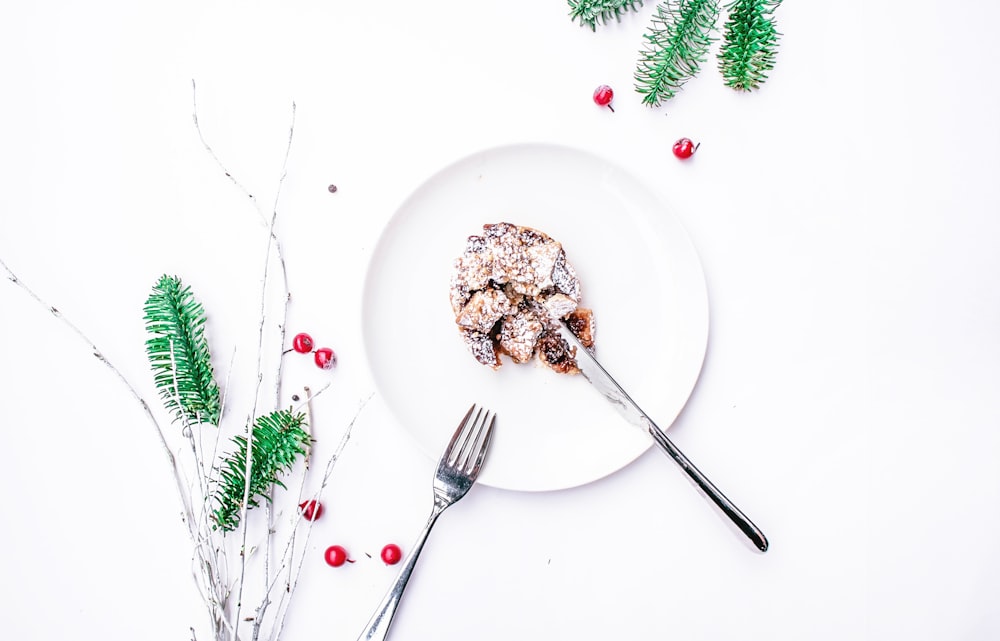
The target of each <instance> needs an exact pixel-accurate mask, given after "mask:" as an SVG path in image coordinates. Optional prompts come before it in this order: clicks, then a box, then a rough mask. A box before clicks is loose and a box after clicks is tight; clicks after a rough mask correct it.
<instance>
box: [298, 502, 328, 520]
mask: <svg viewBox="0 0 1000 641" xmlns="http://www.w3.org/2000/svg"><path fill="white" fill-rule="evenodd" d="M299 511H300V512H302V518H304V519H305V520H307V521H315V520H316V519H318V518H319V517H321V516H323V504H322V503H320V502H319V501H303V502H301V503H299Z"/></svg>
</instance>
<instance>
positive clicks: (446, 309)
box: [362, 144, 708, 490]
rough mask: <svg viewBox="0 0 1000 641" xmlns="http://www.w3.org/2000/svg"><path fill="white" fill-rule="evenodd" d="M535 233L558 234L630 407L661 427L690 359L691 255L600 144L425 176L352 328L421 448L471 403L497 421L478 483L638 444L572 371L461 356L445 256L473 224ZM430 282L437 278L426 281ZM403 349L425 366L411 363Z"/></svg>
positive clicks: (519, 478)
mask: <svg viewBox="0 0 1000 641" xmlns="http://www.w3.org/2000/svg"><path fill="white" fill-rule="evenodd" d="M496 222H510V223H513V224H516V225H525V226H528V227H532V228H534V229H538V230H541V231H542V232H545V233H547V234H549V235H550V236H552V237H553V238H555V239H556V240H558V241H559V242H560V243H562V245H563V248H564V249H565V251H566V256H567V260H568V261H569V263H570V264H571V265H573V267H574V268H575V269H576V272H577V275H578V276H579V278H580V282H581V288H582V292H583V293H582V303H583V305H584V306H585V307H590V308H591V309H593V310H595V319H596V325H597V332H596V334H597V344H598V351H599V355H600V358H601V359H602V362H603V364H604V366H605V367H607V368H608V369H609V370H610V371H612V372H615V373H616V375H617V376H618V377H619V379H620V381H619V382H620V383H621V384H622V385H624V386H625V387H626V389H628V390H629V393H630V394H631V395H632V397H633V398H634V399H636V401H637V402H639V403H641V404H642V405H644V406H645V407H644V409H645V410H646V411H647V412H649V413H651V415H652V416H654V417H656V420H657V421H659V422H662V423H663V425H665V426H669V425H670V423H671V421H673V419H674V418H675V417H676V416H677V415H678V413H679V412H680V411H681V409H682V408H683V407H684V403H685V402H686V401H687V399H688V395H689V394H690V392H691V389H692V388H693V387H694V384H695V381H697V379H698V372H699V371H700V370H701V365H702V360H703V358H704V356H705V341H706V338H707V334H708V300H707V294H706V292H705V277H704V274H703V273H702V270H701V265H700V264H699V262H698V255H697V253H696V252H695V249H694V247H693V246H692V245H691V241H690V239H689V238H688V236H687V234H686V233H685V231H684V229H683V227H681V225H680V223H679V221H678V220H677V218H676V217H675V216H674V215H673V213H672V212H671V211H670V210H669V209H668V208H667V206H666V205H665V204H664V203H662V202H660V201H658V199H657V198H656V197H655V196H654V195H653V194H652V192H650V190H649V188H648V187H646V186H645V185H643V184H641V183H639V182H638V181H636V179H635V178H634V177H632V176H631V175H629V174H628V173H626V172H624V171H622V169H621V168H619V167H616V166H614V165H613V164H611V163H609V162H608V161H606V160H603V159H602V158H600V157H599V156H595V155H593V154H590V153H585V152H582V151H579V150H577V149H574V148H571V147H565V146H554V145H540V144H520V145H507V146H502V147H494V148H491V149H489V150H485V151H481V152H478V153H475V154H472V155H470V156H467V157H465V158H462V159H459V160H457V161H456V162H455V163H453V164H451V165H449V166H448V167H446V168H444V169H442V170H441V171H439V172H437V173H435V174H434V176H432V177H429V178H428V180H427V181H426V182H425V183H423V184H422V185H421V186H420V187H419V188H418V189H417V190H416V191H415V192H414V193H413V194H411V195H410V196H409V197H407V199H406V200H405V202H404V203H403V205H402V206H401V207H400V209H399V210H398V211H397V212H396V213H395V215H394V216H393V217H392V219H391V220H390V221H389V223H388V224H387V225H386V228H385V231H384V232H383V234H382V235H381V237H380V238H379V241H378V244H377V246H376V248H375V251H374V252H373V254H372V261H371V265H370V267H369V271H368V275H367V279H366V281H365V292H364V303H363V311H362V324H363V329H364V338H365V347H366V353H367V356H368V360H369V365H370V367H371V370H372V376H373V378H374V380H375V382H376V385H377V389H378V392H379V395H380V396H381V397H382V398H383V399H384V400H385V402H386V403H387V404H388V406H389V407H390V408H391V410H392V412H393V415H394V416H395V417H396V418H397V420H398V421H399V423H400V425H401V426H403V428H404V429H406V430H407V431H408V432H409V433H410V434H411V435H412V436H413V437H414V438H415V439H416V441H417V443H418V444H419V446H420V448H421V449H422V450H423V451H424V453H426V454H427V455H428V456H430V457H432V458H437V457H439V456H440V455H441V451H442V449H443V447H444V444H445V443H447V442H448V439H449V438H450V436H451V433H452V432H453V431H454V429H455V425H456V424H457V422H458V420H457V419H456V417H461V416H462V415H463V414H464V411H463V410H464V409H465V408H467V407H468V405H469V404H470V403H472V402H476V403H479V404H480V405H483V406H485V407H488V408H490V409H492V410H493V411H495V412H497V415H498V416H499V417H500V418H499V420H500V424H499V425H498V427H497V433H496V438H495V439H494V441H493V443H492V445H491V446H490V463H489V465H488V466H487V467H486V468H485V469H484V470H483V474H482V476H481V477H480V482H482V483H484V484H486V485H490V486H493V487H499V488H504V489H513V490H556V489H565V488H569V487H575V486H577V485H582V484H584V483H589V482H591V481H595V480H597V479H599V478H602V477H604V476H606V475H608V474H610V473H611V472H615V471H617V470H619V469H621V468H622V467H623V466H624V465H627V464H628V463H631V462H632V461H633V460H635V458H636V457H637V456H639V455H640V454H642V453H643V452H644V451H645V450H647V449H648V448H649V446H650V445H651V443H652V441H651V440H650V439H649V437H648V436H646V435H645V434H644V433H643V432H642V431H641V430H640V429H631V428H630V427H629V425H628V423H627V422H626V421H625V420H624V419H623V418H622V417H621V416H620V415H619V414H618V413H617V412H615V410H614V408H613V406H612V405H611V404H610V403H608V402H607V400H606V399H605V398H604V397H603V396H602V395H601V394H600V393H599V392H597V391H596V390H594V389H591V388H590V386H589V384H588V383H587V382H586V380H585V379H583V378H582V377H579V376H556V375H555V374H553V372H552V371H550V370H548V369H547V368H545V367H544V366H541V365H540V364H539V363H538V362H537V361H535V362H532V363H530V364H524V365H520V366H518V365H515V364H513V363H512V362H511V361H510V359H508V358H506V357H504V359H503V360H504V363H505V364H504V365H503V366H501V368H500V369H499V370H497V371H493V370H492V369H490V368H487V367H484V366H483V365H481V364H480V363H479V362H477V361H476V360H475V359H474V358H473V357H472V355H471V354H470V353H469V351H468V349H467V348H466V346H465V344H464V342H463V341H462V339H461V336H460V335H459V332H458V330H457V327H456V326H455V322H454V314H453V312H452V309H451V305H450V304H449V302H448V286H449V283H450V282H451V277H452V274H453V273H454V260H455V259H456V258H457V257H458V256H460V255H461V254H462V252H463V251H464V250H465V241H466V239H467V238H468V237H469V236H472V235H477V234H480V233H482V227H483V224H485V223H496ZM435 283H436V284H437V285H436V286H435ZM414 359H420V360H421V361H422V362H424V363H426V369H425V368H424V367H423V366H421V367H418V368H416V369H415V368H413V367H411V364H412V363H414Z"/></svg>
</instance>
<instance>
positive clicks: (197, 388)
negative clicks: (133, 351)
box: [144, 275, 221, 426]
mask: <svg viewBox="0 0 1000 641" xmlns="http://www.w3.org/2000/svg"><path fill="white" fill-rule="evenodd" d="M144 311H145V321H146V331H147V332H148V333H149V334H150V337H149V339H148V340H147V341H146V355H147V356H148V357H149V364H150V366H151V367H152V369H153V375H154V382H155V384H156V387H157V388H158V389H159V390H160V396H161V397H162V398H163V404H164V406H165V407H166V408H167V410H168V411H171V412H173V413H174V418H175V420H177V421H180V422H181V423H182V424H184V425H186V426H187V425H197V424H199V423H210V424H212V425H218V424H219V418H220V414H221V402H220V394H219V386H218V384H217V383H216V382H215V374H214V371H213V369H212V360H211V354H210V353H209V349H208V342H207V341H206V340H205V310H204V309H203V308H202V306H201V303H199V302H198V301H197V300H195V298H194V295H193V294H192V293H191V288H190V287H187V286H185V285H184V284H183V283H182V282H181V280H180V279H179V278H177V277H176V276H166V275H164V276H162V277H161V278H160V280H159V281H158V282H157V283H156V285H154V286H153V291H152V293H151V294H150V295H149V298H148V299H146V305H145V307H144Z"/></svg>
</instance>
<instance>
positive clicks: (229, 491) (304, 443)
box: [212, 409, 311, 532]
mask: <svg viewBox="0 0 1000 641" xmlns="http://www.w3.org/2000/svg"><path fill="white" fill-rule="evenodd" d="M305 424H306V417H305V414H301V413H298V414H296V413H293V412H292V410H291V409H288V410H279V411H276V412H272V413H270V414H267V415H265V416H261V417H258V418H257V420H256V421H255V423H254V426H253V438H252V439H251V444H250V450H251V456H250V480H249V481H247V475H246V470H247V438H246V437H245V436H236V437H234V438H233V442H234V443H235V444H236V449H235V451H233V452H232V453H231V454H229V455H228V456H225V457H223V459H222V460H221V461H220V463H219V470H218V473H219V482H218V488H217V489H216V492H215V497H214V498H215V504H216V506H217V507H216V509H215V510H214V511H213V513H212V517H213V519H214V521H215V525H216V527H218V528H219V529H221V530H223V531H224V532H231V531H233V530H235V529H236V528H237V527H238V526H239V524H240V518H241V514H242V512H243V505H244V503H243V501H244V498H246V499H247V502H246V506H247V509H251V508H255V507H258V506H259V505H260V499H261V498H263V499H264V500H268V501H270V500H271V499H270V496H269V494H270V491H271V487H272V486H273V485H277V486H279V487H282V488H284V487H285V485H284V483H282V482H281V479H280V478H278V476H279V475H280V474H282V473H283V472H288V471H291V469H292V466H293V465H294V464H295V461H296V460H297V459H298V458H299V457H300V456H304V455H305V453H306V452H307V451H308V449H309V446H310V444H311V439H310V437H309V434H308V433H307V432H306V431H305V430H304V429H303V426H304V425H305ZM248 486H249V491H248V490H247V487H248Z"/></svg>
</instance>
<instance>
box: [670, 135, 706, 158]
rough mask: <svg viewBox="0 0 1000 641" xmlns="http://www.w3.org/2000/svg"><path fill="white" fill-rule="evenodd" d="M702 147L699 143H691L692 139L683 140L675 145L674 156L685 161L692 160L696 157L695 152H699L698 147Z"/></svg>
mask: <svg viewBox="0 0 1000 641" xmlns="http://www.w3.org/2000/svg"><path fill="white" fill-rule="evenodd" d="M700 146H701V143H700V142H699V143H698V144H697V145H696V144H694V143H693V142H691V139H690V138H681V139H680V140H678V141H677V142H675V143H674V155H675V156H677V157H678V158H680V159H681V160H684V159H686V158H690V157H691V156H693V155H694V152H696V151H698V147H700Z"/></svg>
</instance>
